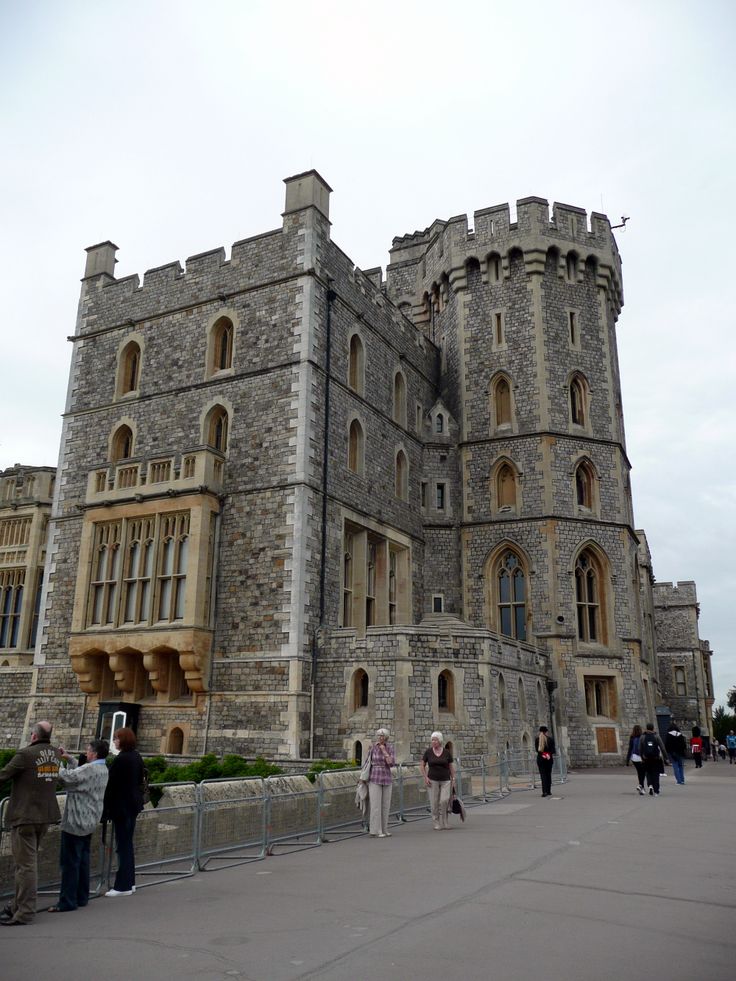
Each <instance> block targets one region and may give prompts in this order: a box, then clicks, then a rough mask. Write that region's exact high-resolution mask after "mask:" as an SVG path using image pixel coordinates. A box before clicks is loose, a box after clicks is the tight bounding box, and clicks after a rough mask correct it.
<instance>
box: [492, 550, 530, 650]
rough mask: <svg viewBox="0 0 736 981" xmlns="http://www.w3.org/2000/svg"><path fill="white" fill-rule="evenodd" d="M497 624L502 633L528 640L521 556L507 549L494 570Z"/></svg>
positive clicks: (524, 578)
mask: <svg viewBox="0 0 736 981" xmlns="http://www.w3.org/2000/svg"><path fill="white" fill-rule="evenodd" d="M494 587H495V597H494V599H495V606H496V623H497V626H498V629H499V631H500V633H502V634H504V635H505V636H506V637H513V638H514V639H516V640H526V576H525V573H524V568H523V566H522V564H521V561H520V559H519V556H518V555H517V554H516V553H515V552H512V551H511V549H507V550H506V551H505V552H503V553H502V554H501V555H500V556H499V558H498V560H497V561H496V564H495V568H494Z"/></svg>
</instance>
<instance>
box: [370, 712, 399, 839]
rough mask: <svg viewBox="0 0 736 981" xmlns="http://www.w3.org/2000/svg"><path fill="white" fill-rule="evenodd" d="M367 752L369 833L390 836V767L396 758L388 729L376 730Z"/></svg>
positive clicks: (391, 779) (382, 836)
mask: <svg viewBox="0 0 736 981" xmlns="http://www.w3.org/2000/svg"><path fill="white" fill-rule="evenodd" d="M368 752H369V753H370V754H371V775H370V777H369V778H368V796H369V799H370V806H371V810H370V824H369V829H370V835H371V838H390V837H391V832H390V831H389V830H388V816H389V812H390V810H391V789H392V781H393V778H392V776H391V767H392V766H394V765H395V764H396V758H395V756H394V748H393V746H392V745H391V743H390V742H389V741H388V729H377V730H376V741H375V743H373V745H372V746H371V747H370V749H369V750H368Z"/></svg>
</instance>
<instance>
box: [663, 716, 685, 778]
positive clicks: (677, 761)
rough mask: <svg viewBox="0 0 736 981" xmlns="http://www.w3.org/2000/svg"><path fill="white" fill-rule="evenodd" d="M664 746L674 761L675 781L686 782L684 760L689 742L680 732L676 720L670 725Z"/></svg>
mask: <svg viewBox="0 0 736 981" xmlns="http://www.w3.org/2000/svg"><path fill="white" fill-rule="evenodd" d="M664 746H665V749H666V750H667V754H668V756H669V758H670V760H671V761H672V772H673V774H674V776H675V782H676V783H678V784H683V783H685V767H684V765H683V761H684V759H685V753H686V752H687V744H686V742H685V737H684V736H683V734H682V733H681V732H680V729H679V726H677V725H676V724H675V723H674V722H673V723H672V724H671V725H670V727H669V730H668V732H667V735H666V736H665V740H664Z"/></svg>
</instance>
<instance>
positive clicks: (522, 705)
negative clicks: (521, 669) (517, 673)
mask: <svg viewBox="0 0 736 981" xmlns="http://www.w3.org/2000/svg"><path fill="white" fill-rule="evenodd" d="M517 687H518V696H519V718H520V719H521V721H522V722H526V692H525V691H524V682H523V681H522V680H521V678H519V681H518V686H517Z"/></svg>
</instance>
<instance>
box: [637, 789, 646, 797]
mask: <svg viewBox="0 0 736 981" xmlns="http://www.w3.org/2000/svg"><path fill="white" fill-rule="evenodd" d="M636 789H637V790H638V791H639V793H640V795H641V796H642V797H643V796H644V794H645V793H646V791H645V790H644V788H643V787H637V788H636Z"/></svg>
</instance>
